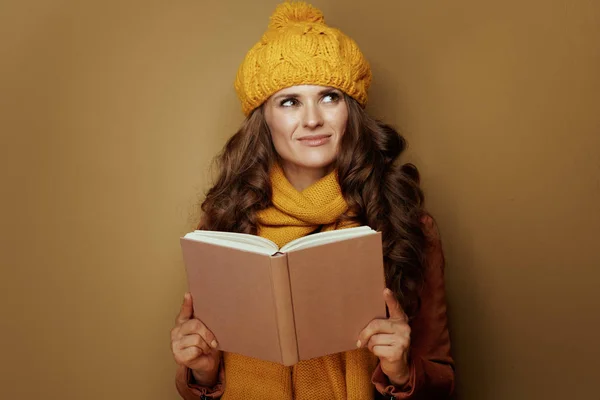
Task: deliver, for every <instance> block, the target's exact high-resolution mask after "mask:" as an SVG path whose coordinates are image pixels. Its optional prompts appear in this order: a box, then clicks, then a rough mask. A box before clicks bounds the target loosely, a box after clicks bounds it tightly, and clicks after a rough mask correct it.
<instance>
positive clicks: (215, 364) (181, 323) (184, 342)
mask: <svg viewBox="0 0 600 400" xmlns="http://www.w3.org/2000/svg"><path fill="white" fill-rule="evenodd" d="M217 346H218V343H217V340H216V338H215V336H214V335H213V334H212V332H211V331H209V330H208V328H207V327H206V325H204V324H203V323H202V321H200V320H199V319H197V318H195V317H194V304H193V302H192V295H191V294H190V293H186V294H185V296H184V297H183V304H182V305H181V311H180V312H179V315H178V316H177V318H176V319H175V327H174V328H173V329H172V330H171V350H172V351H173V356H174V357H175V361H176V362H177V364H179V365H185V366H186V367H188V368H190V369H191V370H192V373H193V374H194V379H195V380H196V382H197V383H198V384H200V385H202V386H207V387H212V386H214V385H215V384H216V383H217V378H218V373H219V363H220V360H221V351H219V350H217Z"/></svg>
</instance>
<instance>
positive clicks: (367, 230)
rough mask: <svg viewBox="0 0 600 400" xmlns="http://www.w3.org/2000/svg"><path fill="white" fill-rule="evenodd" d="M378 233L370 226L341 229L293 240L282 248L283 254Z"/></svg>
mask: <svg viewBox="0 0 600 400" xmlns="http://www.w3.org/2000/svg"><path fill="white" fill-rule="evenodd" d="M375 233H377V232H376V231H375V230H373V229H371V227H369V226H359V227H355V228H347V229H339V230H335V231H328V232H319V233H314V234H312V235H308V236H304V237H301V238H299V239H296V240H292V241H291V242H289V243H288V244H286V245H285V246H283V247H282V248H281V250H280V251H281V252H284V253H285V252H290V251H293V250H300V249H306V248H309V247H314V246H320V245H323V244H327V243H334V242H339V241H341V240H346V239H351V238H355V237H359V236H365V235H371V234H375Z"/></svg>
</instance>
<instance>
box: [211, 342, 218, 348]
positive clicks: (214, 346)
mask: <svg viewBox="0 0 600 400" xmlns="http://www.w3.org/2000/svg"><path fill="white" fill-rule="evenodd" d="M210 347H212V348H213V349H216V348H217V341H216V340H213V341H212V342H210Z"/></svg>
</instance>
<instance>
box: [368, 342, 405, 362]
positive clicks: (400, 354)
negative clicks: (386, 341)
mask: <svg viewBox="0 0 600 400" xmlns="http://www.w3.org/2000/svg"><path fill="white" fill-rule="evenodd" d="M371 352H372V353H373V354H375V355H376V356H377V357H379V358H383V359H385V360H387V361H389V362H396V361H400V360H402V358H404V357H405V355H404V354H405V350H404V349H402V350H400V351H398V348H397V347H395V346H373V349H372V350H371Z"/></svg>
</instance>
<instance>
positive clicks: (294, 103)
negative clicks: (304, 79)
mask: <svg viewBox="0 0 600 400" xmlns="http://www.w3.org/2000/svg"><path fill="white" fill-rule="evenodd" d="M264 113H265V119H266V121H267V125H268V126H269V129H270V131H271V137H272V139H273V144H274V146H275V150H276V151H277V153H278V154H279V156H280V158H281V160H282V167H283V168H284V170H286V169H287V170H290V169H294V170H296V171H297V172H298V171H299V170H306V169H309V170H312V172H314V171H315V170H321V171H322V175H325V174H326V173H327V172H328V171H329V169H330V168H331V165H332V164H333V162H334V161H335V159H336V156H337V152H338V146H339V143H340V140H341V138H342V136H343V135H344V131H345V130H346V123H347V121H348V109H347V108H346V103H345V101H344V95H343V93H342V92H341V91H340V90H338V89H334V88H330V87H326V86H313V85H300V86H292V87H289V88H286V89H283V90H280V91H279V92H277V93H275V94H274V95H272V96H271V97H270V98H269V100H267V101H266V102H265V105H264Z"/></svg>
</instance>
